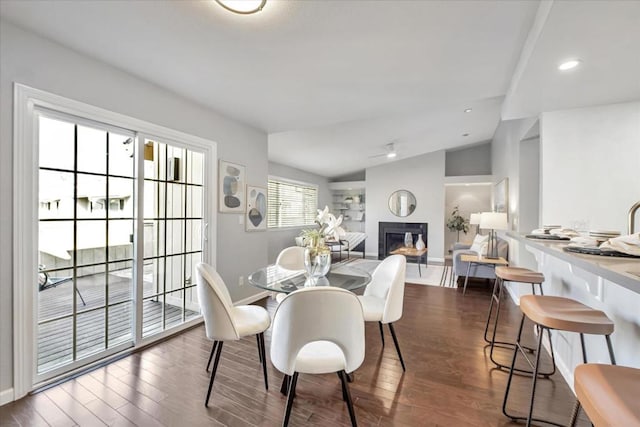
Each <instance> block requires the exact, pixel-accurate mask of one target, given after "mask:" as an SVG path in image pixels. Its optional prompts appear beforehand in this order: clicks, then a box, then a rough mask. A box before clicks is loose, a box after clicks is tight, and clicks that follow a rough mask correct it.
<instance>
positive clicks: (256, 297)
mask: <svg viewBox="0 0 640 427" xmlns="http://www.w3.org/2000/svg"><path fill="white" fill-rule="evenodd" d="M269 295H271V293H270V292H269V291H262V292H258V293H257V294H254V295H251V296H249V297H246V298H243V299H241V300H240V301H236V302H234V303H233V305H246V304H251V303H253V302H256V301H259V300H261V299H262V298H265V297H268V296H269Z"/></svg>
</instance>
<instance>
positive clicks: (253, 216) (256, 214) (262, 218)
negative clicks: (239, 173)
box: [244, 185, 267, 231]
mask: <svg viewBox="0 0 640 427" xmlns="http://www.w3.org/2000/svg"><path fill="white" fill-rule="evenodd" d="M244 223H245V229H246V230H247V231H266V230H267V189H266V188H263V187H254V186H251V185H247V213H246V215H245V218H244Z"/></svg>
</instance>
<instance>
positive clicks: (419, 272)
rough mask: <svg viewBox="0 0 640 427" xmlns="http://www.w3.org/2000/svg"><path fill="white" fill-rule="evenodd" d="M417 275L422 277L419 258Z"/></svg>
mask: <svg viewBox="0 0 640 427" xmlns="http://www.w3.org/2000/svg"><path fill="white" fill-rule="evenodd" d="M418 274H419V275H420V277H422V270H421V269H420V258H418Z"/></svg>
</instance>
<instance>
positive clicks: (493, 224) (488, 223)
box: [480, 212, 509, 230]
mask: <svg viewBox="0 0 640 427" xmlns="http://www.w3.org/2000/svg"><path fill="white" fill-rule="evenodd" d="M508 227H509V223H508V221H507V214H506V213H505V212H482V214H480V228H484V229H485V230H507V229H508Z"/></svg>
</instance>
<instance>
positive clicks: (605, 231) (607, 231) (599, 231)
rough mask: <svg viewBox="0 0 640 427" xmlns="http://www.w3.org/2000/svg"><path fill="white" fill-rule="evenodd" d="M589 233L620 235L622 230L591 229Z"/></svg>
mask: <svg viewBox="0 0 640 427" xmlns="http://www.w3.org/2000/svg"><path fill="white" fill-rule="evenodd" d="M589 234H600V235H603V236H605V235H606V236H619V235H620V232H619V231H615V230H589Z"/></svg>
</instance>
